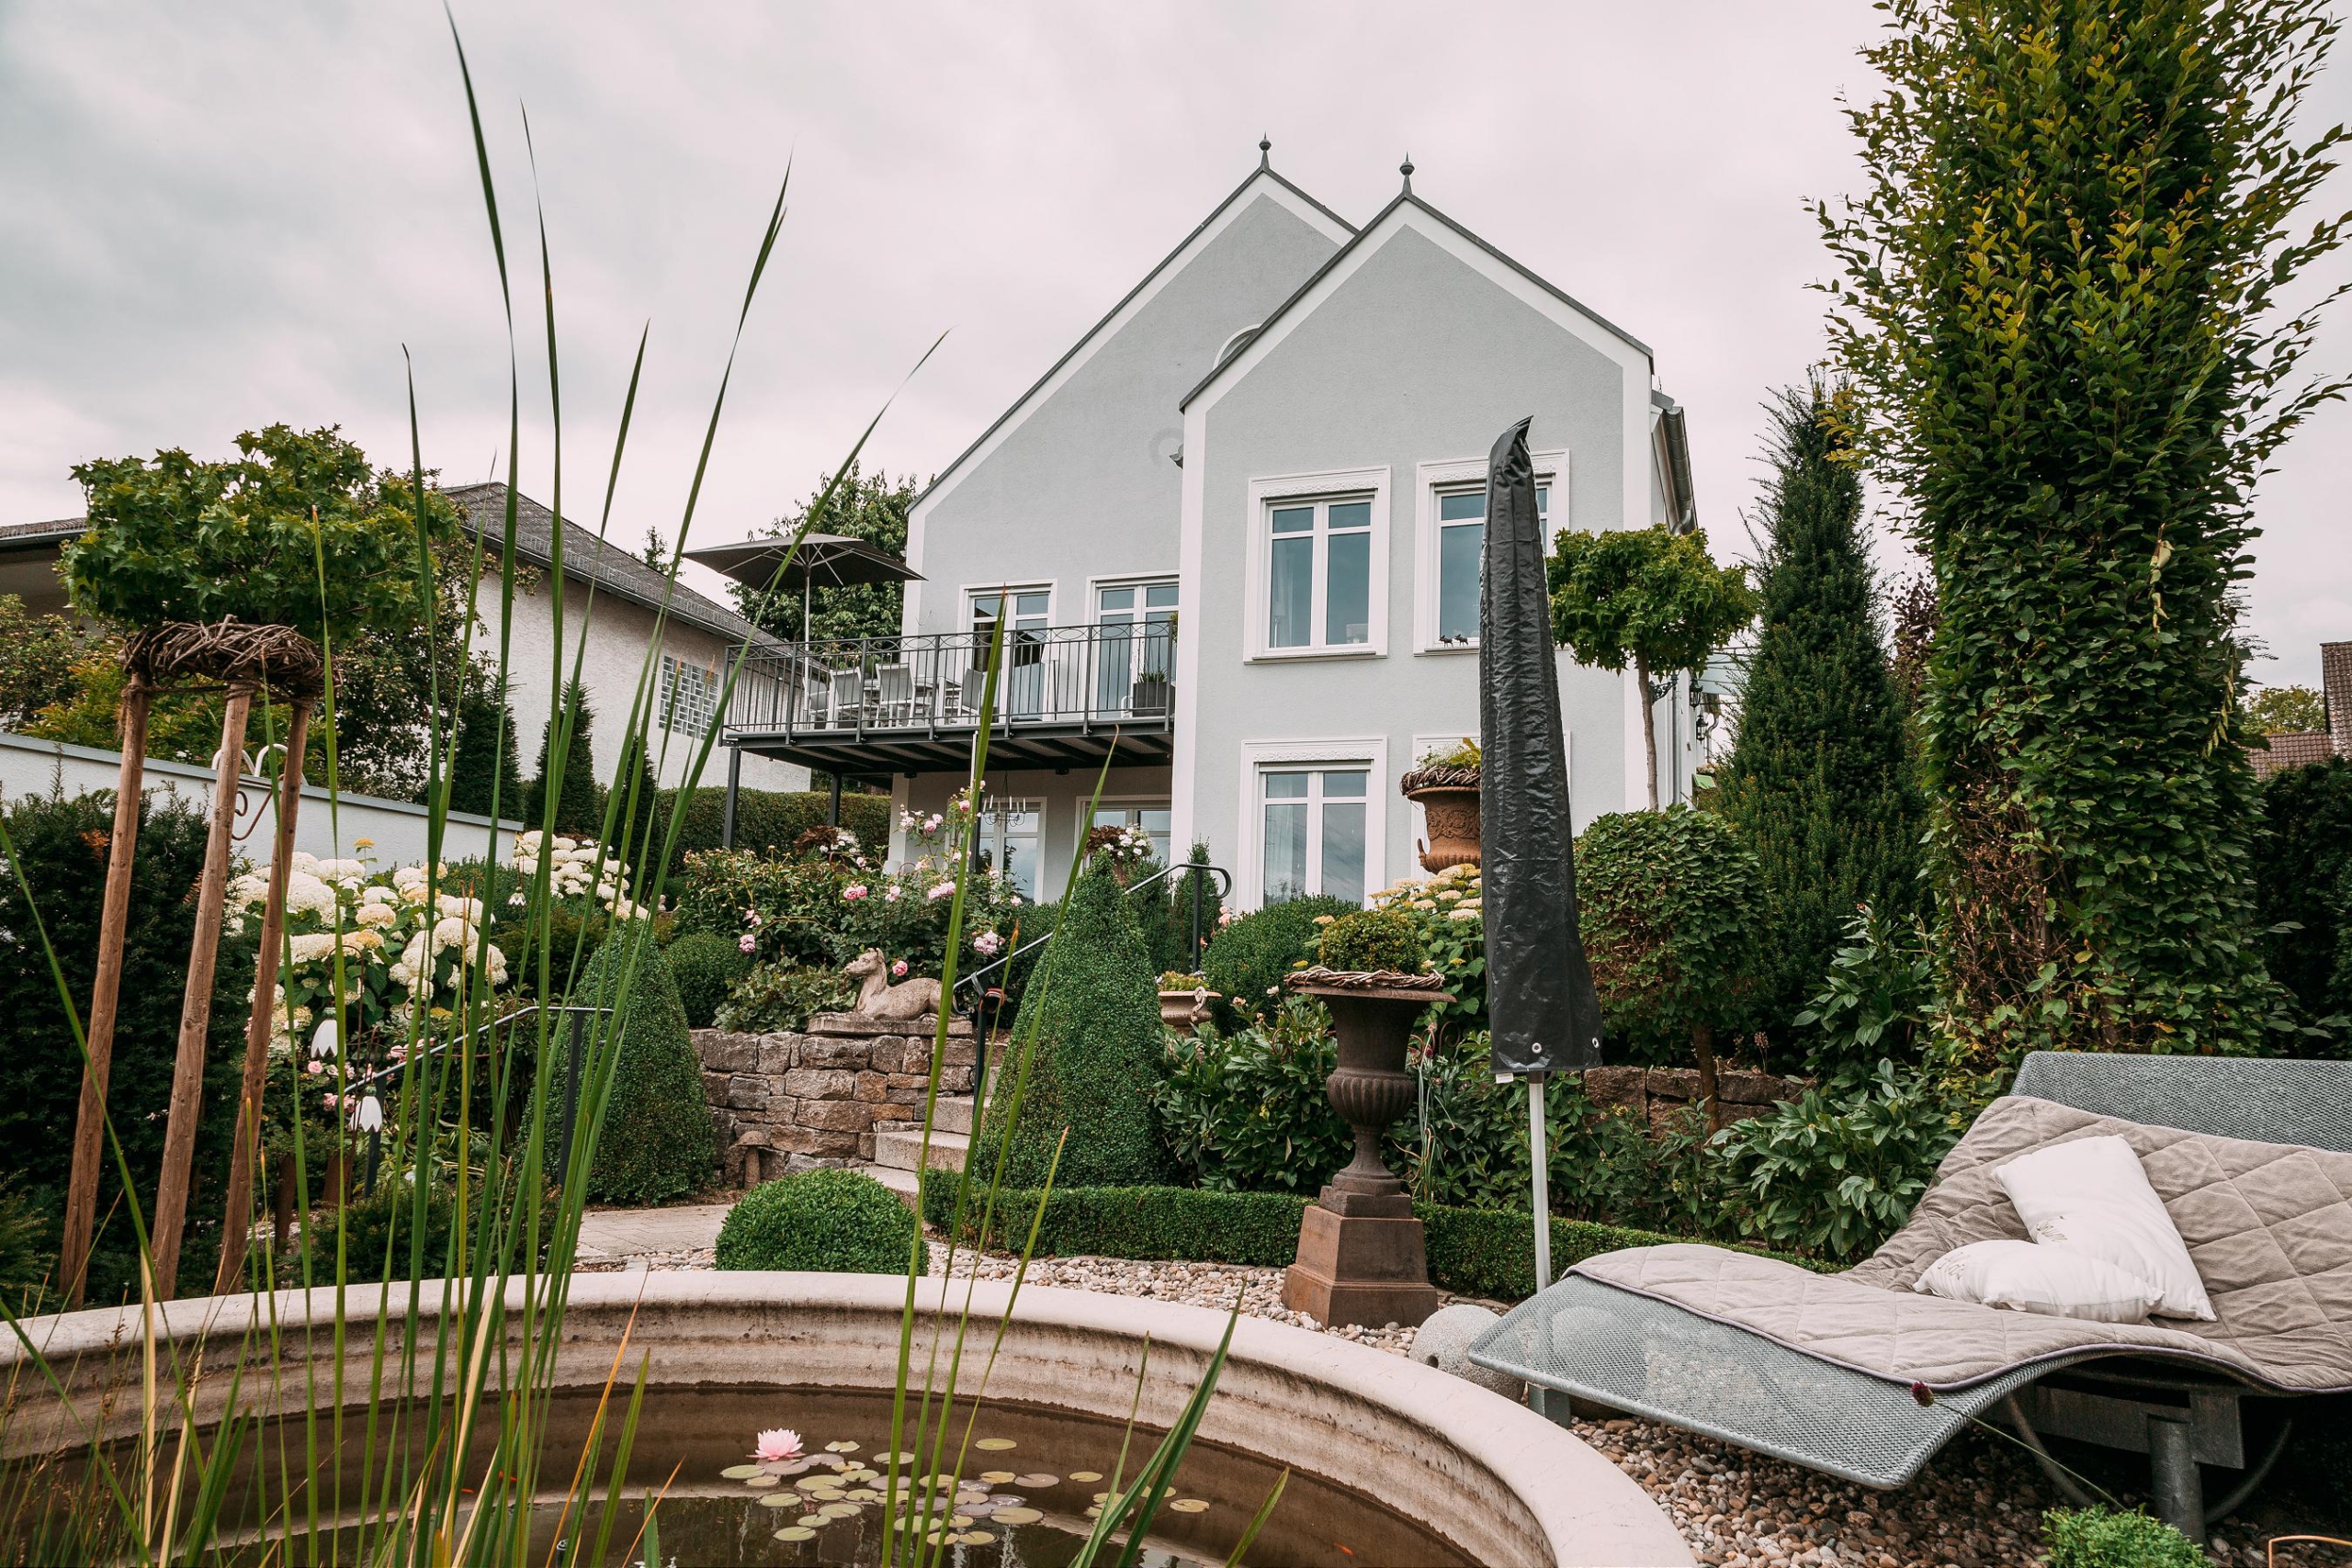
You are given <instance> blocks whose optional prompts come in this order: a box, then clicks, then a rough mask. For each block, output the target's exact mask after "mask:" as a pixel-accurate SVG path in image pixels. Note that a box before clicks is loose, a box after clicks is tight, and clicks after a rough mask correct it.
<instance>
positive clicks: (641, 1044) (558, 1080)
mask: <svg viewBox="0 0 2352 1568" xmlns="http://www.w3.org/2000/svg"><path fill="white" fill-rule="evenodd" d="M571 999H572V1001H574V1002H576V1003H581V1004H583V1005H589V1006H595V1007H605V1008H610V1009H612V1010H614V1012H615V1014H616V1018H617V1027H618V1029H619V1038H620V1057H619V1060H618V1061H617V1062H616V1063H615V1064H614V1066H613V1072H612V1088H611V1090H610V1091H609V1093H608V1094H607V1095H606V1097H605V1122H604V1127H603V1130H602V1132H601V1133H600V1134H599V1135H598V1137H597V1140H596V1160H595V1163H594V1165H593V1166H591V1167H590V1168H589V1172H588V1199H589V1201H591V1202H595V1203H663V1202H667V1201H670V1200H671V1199H673V1198H683V1197H684V1196H686V1194H688V1193H690V1192H693V1191H695V1190H697V1189H699V1188H702V1187H704V1186H706V1185H707V1184H708V1183H709V1181H710V1179H711V1178H712V1177H713V1176H714V1175H715V1174H716V1173H717V1171H718V1134H716V1132H715V1131H714V1130H713V1128H712V1126H711V1121H710V1107H709V1105H708V1103H707V1100H705V1098H704V1095H703V1087H702V1062H701V1059H700V1058H698V1057H697V1056H696V1055H695V1047H694V1042H693V1040H692V1039H691V1038H689V1037H688V1035H687V1032H686V1014H685V1009H684V1007H683V1006H682V1005H681V1004H680V1003H679V1000H678V986H677V982H676V981H675V980H673V979H672V978H671V976H670V965H669V963H668V961H667V960H665V959H664V958H663V957H662V950H661V948H660V947H659V946H657V945H656V944H655V942H654V941H653V938H652V931H651V924H650V921H645V920H624V921H621V922H619V924H618V926H617V927H616V930H615V931H614V934H613V935H611V936H609V937H607V938H606V939H605V943H604V945H603V946H601V947H599V948H598V949H597V950H596V953H595V956H594V957H593V958H591V959H589V960H588V967H587V968H586V969H585V970H584V971H583V972H582V975H581V977H580V984H579V985H578V986H577V987H574V989H573V991H572V995H571ZM613 1027H614V1025H613V1024H612V1023H610V1022H608V1023H607V1024H606V1026H605V1038H606V1039H608V1040H609V1039H610V1038H611V1031H612V1029H613ZM553 1039H554V1043H553V1044H552V1045H551V1046H550V1048H551V1049H560V1048H561V1044H562V1042H561V1036H560V1032H559V1033H558V1034H556V1035H555V1036H554V1037H553ZM564 1070H565V1069H564V1067H563V1066H562V1065H561V1064H560V1063H559V1064H558V1066H557V1069H556V1072H555V1074H554V1075H553V1077H552V1078H551V1079H550V1081H551V1082H553V1083H554V1084H555V1085H556V1092H557V1093H558V1094H559V1095H560V1094H561V1092H562V1079H563V1073H564ZM582 1077H583V1079H584V1080H585V1082H586V1083H587V1084H591V1085H593V1083H594V1077H592V1076H590V1075H586V1074H583V1075H582ZM558 1103H559V1104H560V1100H559V1102H558ZM557 1114H559V1115H560V1111H559V1112H558V1113H557ZM556 1125H557V1121H556V1116H554V1115H551V1116H550V1117H549V1118H548V1127H549V1128H550V1129H553V1128H554V1127H555V1126H556ZM549 1135H550V1136H553V1135H554V1134H553V1133H552V1131H551V1132H550V1134H549ZM548 1158H549V1159H550V1160H552V1159H553V1158H554V1154H553V1152H552V1151H550V1153H549V1155H548Z"/></svg>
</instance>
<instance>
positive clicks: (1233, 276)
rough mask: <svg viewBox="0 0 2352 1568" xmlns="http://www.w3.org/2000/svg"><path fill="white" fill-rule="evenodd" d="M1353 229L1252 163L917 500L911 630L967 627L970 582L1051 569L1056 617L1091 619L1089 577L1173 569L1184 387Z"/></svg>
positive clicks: (1047, 579)
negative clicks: (1038, 395)
mask: <svg viewBox="0 0 2352 1568" xmlns="http://www.w3.org/2000/svg"><path fill="white" fill-rule="evenodd" d="M1344 238H1345V231H1344V230H1342V229H1341V228H1340V225H1338V224H1337V223H1336V222H1334V221H1333V220H1330V219H1329V217H1328V216H1326V215H1323V214H1321V213H1317V212H1316V211H1314V209H1312V208H1311V207H1310V206H1309V205H1308V204H1306V203H1305V202H1302V201H1301V200H1299V198H1298V197H1296V196H1295V194H1293V193H1292V192H1290V191H1288V190H1286V189H1283V187H1282V186H1279V185H1277V184H1276V183H1275V182H1273V181H1272V180H1271V179H1267V178H1265V177H1263V176H1260V177H1257V178H1255V179H1254V180H1253V181H1252V183H1251V185H1250V187H1248V188H1247V189H1246V190H1245V191H1244V192H1242V193H1241V194H1239V195H1238V197H1237V198H1236V199H1235V200H1234V201H1233V202H1232V203H1231V204H1230V205H1229V207H1228V208H1227V209H1223V210H1222V211H1221V213H1220V215H1219V217H1218V218H1217V219H1216V220H1214V221H1212V223H1211V224H1210V225H1209V227H1208V229H1207V230H1206V231H1204V233H1203V234H1202V235H1201V236H1199V237H1198V238H1197V239H1196V240H1195V241H1193V243H1192V245H1191V246H1189V247H1188V249H1191V250H1192V252H1193V254H1190V255H1189V256H1180V257H1178V258H1177V259H1176V260H1175V261H1174V262H1172V263H1171V264H1170V267H1169V269H1168V270H1167V271H1166V272H1165V273H1163V274H1162V275H1160V276H1159V277H1158V278H1156V279H1155V280H1154V281H1153V283H1152V284H1151V285H1150V286H1148V288H1146V290H1145V292H1144V294H1143V295H1142V296H1140V297H1139V298H1138V299H1136V301H1134V302H1133V303H1132V304H1131V305H1130V306H1129V308H1128V312H1127V314H1126V319H1125V320H1124V321H1118V322H1115V323H1114V325H1113V327H1112V328H1111V330H1109V331H1108V332H1106V333H1104V334H1103V336H1102V337H1101V338H1099V339H1098V340H1096V341H1094V342H1093V343H1091V344H1089V345H1088V346H1087V348H1086V349H1085V350H1084V351H1083V352H1082V354H1081V355H1080V359H1079V361H1078V362H1076V363H1075V364H1074V365H1072V366H1071V367H1065V370H1064V371H1063V372H1062V376H1063V379H1062V380H1061V381H1060V382H1059V384H1058V385H1056V386H1053V387H1052V388H1051V389H1049V390H1048V391H1047V392H1046V395H1045V396H1044V397H1043V398H1042V399H1041V400H1038V401H1037V402H1036V403H1035V405H1034V406H1033V407H1031V408H1028V409H1026V410H1024V411H1022V412H1018V413H1016V415H1015V417H1014V419H1013V420H1012V421H1010V422H1008V423H1007V425H1006V427H1005V428H1004V429H1002V430H1000V431H998V432H997V433H996V434H994V435H993V436H991V437H990V438H989V442H987V443H984V444H983V446H982V448H981V450H980V451H979V452H978V453H976V454H975V455H974V456H973V457H970V458H967V460H966V461H965V462H964V464H963V465H962V466H961V467H960V468H956V469H955V470H954V471H952V472H950V473H949V474H948V475H947V476H946V477H945V478H944V480H943V481H942V483H941V484H940V485H939V486H938V487H937V488H936V489H935V490H934V491H933V492H932V493H931V494H930V495H928V496H926V497H924V498H923V500H922V502H920V503H919V504H918V505H917V506H916V507H915V509H914V513H913V514H912V517H911V518H910V531H909V542H908V558H909V560H910V563H911V564H912V565H914V566H915V567H916V568H917V569H918V570H921V571H922V573H923V576H924V578H925V579H926V581H922V582H910V583H909V584H908V585H907V598H906V626H907V629H908V630H910V631H922V632H953V631H959V630H961V629H963V615H964V610H963V591H964V590H965V589H966V588H967V587H971V586H976V585H982V584H994V583H1049V584H1051V585H1052V587H1053V590H1054V600H1053V622H1054V624H1055V625H1057V626H1084V625H1087V624H1088V623H1090V622H1091V621H1092V620H1093V618H1094V615H1093V604H1092V594H1091V584H1092V583H1093V582H1095V581H1100V580H1102V579H1106V578H1117V577H1126V576H1135V575H1140V574H1145V573H1160V574H1167V575H1172V574H1173V573H1174V572H1175V570H1176V528H1177V506H1178V502H1179V499H1180V483H1181V479H1182V474H1181V471H1180V470H1179V469H1178V468H1177V466H1176V464H1175V463H1174V462H1173V461H1172V460H1171V459H1172V457H1174V455H1175V453H1176V449H1177V447H1178V445H1179V444H1180V442H1181V440H1182V428H1181V421H1180V419H1179V416H1178V413H1177V408H1176V405H1177V401H1178V400H1180V399H1181V398H1182V397H1183V395H1184V394H1185V392H1186V391H1188V390H1190V389H1191V388H1192V387H1193V384H1194V383H1195V382H1197V381H1198V380H1199V379H1200V378H1202V377H1204V376H1205V375H1207V374H1208V372H1209V370H1210V369H1211V368H1212V367H1214V366H1215V364H1216V355H1217V352H1218V351H1219V350H1220V349H1222V348H1223V347H1224V346H1225V345H1226V344H1227V342H1228V341H1229V340H1230V339H1231V338H1232V336H1233V335H1234V333H1237V332H1238V331H1241V330H1242V329H1244V328H1248V327H1251V326H1255V325H1256V324H1257V323H1258V322H1260V321H1263V320H1264V319H1265V318H1266V316H1267V315H1268V314H1269V313H1271V312H1272V310H1273V309H1274V307H1275V306H1277V305H1279V304H1280V303H1281V302H1282V301H1283V299H1287V298H1289V296H1290V295H1291V293H1292V292H1293V291H1294V290H1295V289H1296V288H1298V286H1299V285H1300V284H1301V283H1303V282H1305V281H1306V278H1307V276H1309V275H1310V274H1312V273H1313V272H1314V270H1315V268H1316V267H1317V266H1318V265H1321V264H1322V263H1323V262H1324V260H1325V259H1327V258H1328V257H1329V256H1330V254H1332V253H1333V252H1334V251H1335V250H1337V249H1338V248H1339V245H1340V241H1341V240H1342V239H1344Z"/></svg>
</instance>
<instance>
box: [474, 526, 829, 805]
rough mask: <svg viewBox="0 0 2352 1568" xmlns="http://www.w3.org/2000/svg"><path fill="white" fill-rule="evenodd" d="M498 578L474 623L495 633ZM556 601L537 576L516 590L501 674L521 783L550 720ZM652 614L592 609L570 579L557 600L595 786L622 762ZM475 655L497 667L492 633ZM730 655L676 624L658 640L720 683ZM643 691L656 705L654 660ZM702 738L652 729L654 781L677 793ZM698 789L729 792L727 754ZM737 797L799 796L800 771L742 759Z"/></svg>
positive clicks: (717, 757) (605, 600)
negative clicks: (583, 692) (743, 793)
mask: <svg viewBox="0 0 2352 1568" xmlns="http://www.w3.org/2000/svg"><path fill="white" fill-rule="evenodd" d="M498 602H499V598H498V578H497V576H496V574H495V573H491V574H488V575H486V576H485V577H484V578H483V581H482V599H481V604H482V605H483V607H484V608H483V611H482V616H483V619H484V620H485V621H488V622H492V623H494V622H495V621H496V618H497V605H498ZM554 612H555V596H554V592H553V590H552V587H551V585H550V584H549V582H548V576H547V573H546V572H545V571H541V572H540V573H539V574H538V581H536V582H534V583H533V584H532V585H531V587H530V588H529V589H528V590H527V591H526V590H525V589H522V588H519V587H518V588H517V589H516V590H515V615H514V626H513V644H512V650H511V652H510V653H509V656H508V659H509V662H508V665H507V669H508V671H509V675H510V678H511V680H512V682H513V701H514V705H515V743H516V744H517V745H518V746H520V747H521V748H522V753H523V754H522V758H521V764H522V770H523V773H524V776H525V777H526V778H528V777H529V776H530V774H531V773H532V772H533V770H534V769H535V768H536V767H537V762H538V756H539V747H540V744H541V742H542V741H543V739H545V736H546V732H547V723H548V714H549V713H550V712H551V711H552V710H553V706H554V702H553V698H554V695H555V694H556V693H557V692H559V691H560V689H561V687H560V682H559V681H558V678H557V676H556V673H555V652H556V648H555V613H554ZM653 620H654V615H653V612H652V611H650V610H649V609H647V608H645V607H644V606H643V605H641V604H632V603H630V602H629V601H628V600H625V599H622V598H619V597H617V596H616V595H615V594H611V593H604V592H600V593H598V594H596V596H595V602H594V606H593V608H592V607H591V605H590V604H589V596H588V590H587V585H586V584H585V583H583V582H582V581H579V580H577V579H574V580H573V581H571V582H569V583H568V584H566V585H565V589H564V594H563V624H564V637H563V669H564V672H565V678H566V679H568V678H569V676H570V672H571V666H572V660H574V659H575V658H579V659H580V679H581V682H582V684H583V685H584V686H586V688H587V691H588V707H589V710H590V711H591V712H592V713H594V715H595V723H594V727H593V728H592V729H591V732H590V736H591V742H590V743H591V749H592V750H593V751H594V759H595V763H596V777H597V780H598V781H599V782H600V783H603V784H610V783H612V779H613V769H614V766H615V765H616V762H617V761H618V760H619V756H620V739H621V737H622V735H623V733H624V732H625V730H626V728H627V726H628V716H629V709H630V706H631V705H632V704H633V703H635V702H636V701H637V694H638V685H639V679H640V677H642V676H644V674H645V672H646V668H647V663H646V659H647V649H648V648H649V646H650V642H651V639H652V637H653ZM583 625H584V626H586V628H587V632H586V636H587V651H586V653H585V655H584V656H582V655H581V653H580V638H581V636H582V626H583ZM475 637H476V638H477V639H478V641H477V646H478V647H480V648H481V649H482V650H483V651H484V652H486V653H487V654H489V656H490V657H491V658H492V660H495V659H496V658H497V657H498V632H497V629H496V626H495V625H494V624H493V625H492V626H490V627H488V628H487V629H484V630H481V631H477V632H476V633H475ZM662 649H663V651H666V652H668V653H670V654H673V655H674V656H675V657H677V658H678V659H680V660H687V661H690V662H692V663H695V664H698V665H701V666H703V667H705V668H707V669H712V670H716V671H718V679H719V680H720V681H721V682H724V681H725V679H726V674H727V664H726V660H727V657H728V655H729V651H730V649H731V645H730V644H729V643H728V642H727V641H726V640H725V639H724V638H721V637H715V636H713V635H712V634H711V633H709V632H707V631H705V630H703V629H702V628H701V627H699V626H689V625H686V624H685V623H684V622H682V621H680V620H678V619H677V618H676V617H675V616H674V615H673V617H672V618H671V620H670V621H669V623H668V625H667V626H665V628H664V629H663V633H662ZM651 681H652V684H651V686H650V699H651V700H652V701H654V702H656V703H658V702H659V701H660V699H661V684H660V682H661V666H660V662H659V660H658V659H657V660H655V662H654V665H653V668H652V675H651ZM700 739H701V738H700V737H699V736H696V735H695V734H694V733H693V732H691V731H690V730H687V729H684V728H680V729H678V730H675V731H664V730H662V729H661V728H659V726H658V724H657V727H656V728H655V732H654V737H653V756H654V761H655V765H656V768H655V771H656V773H658V775H659V776H660V779H661V782H662V784H665V785H673V784H679V783H682V782H683V781H684V778H685V776H686V773H687V772H688V770H689V769H690V768H692V766H693V764H694V760H695V751H696V750H697V749H698V747H699V743H700ZM701 782H702V783H703V784H725V783H726V782H727V750H726V748H724V747H718V746H714V747H713V748H712V749H711V754H710V761H709V763H708V765H707V767H706V768H705V769H704V770H703V776H702V779H701ZM743 787H744V788H745V789H779V790H797V789H807V788H808V787H809V770H808V769H806V768H803V767H799V766H797V765H796V764H794V763H790V762H786V761H778V760H776V759H775V758H770V757H751V756H747V757H745V758H744V759H743Z"/></svg>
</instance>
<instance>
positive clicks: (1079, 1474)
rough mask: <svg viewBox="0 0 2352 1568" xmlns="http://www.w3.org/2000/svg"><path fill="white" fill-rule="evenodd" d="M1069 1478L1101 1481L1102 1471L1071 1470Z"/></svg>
mask: <svg viewBox="0 0 2352 1568" xmlns="http://www.w3.org/2000/svg"><path fill="white" fill-rule="evenodd" d="M1069 1478H1070V1479H1071V1480H1072V1481H1100V1480H1102V1479H1103V1472H1101V1471H1099V1470H1073V1471H1071V1472H1069Z"/></svg>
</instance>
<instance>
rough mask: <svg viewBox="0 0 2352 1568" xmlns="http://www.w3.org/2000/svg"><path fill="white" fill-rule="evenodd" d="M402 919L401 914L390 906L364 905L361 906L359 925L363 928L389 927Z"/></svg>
mask: <svg viewBox="0 0 2352 1568" xmlns="http://www.w3.org/2000/svg"><path fill="white" fill-rule="evenodd" d="M400 918H401V912H400V911H399V910H398V909H395V908H392V907H391V906H390V904H362V905H360V906H359V923H360V925H361V926H363V927H366V926H389V925H390V924H392V923H393V922H394V921H396V920H398V919H400Z"/></svg>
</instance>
